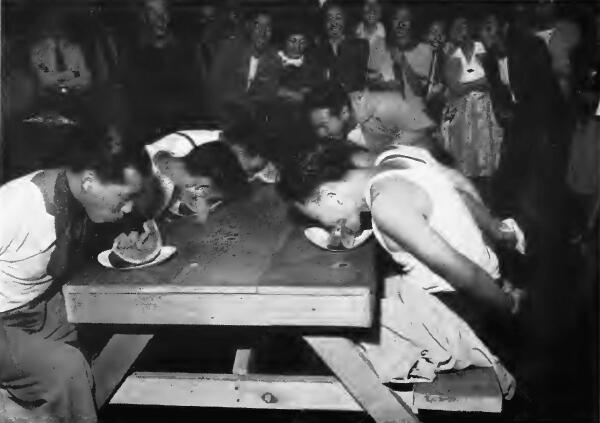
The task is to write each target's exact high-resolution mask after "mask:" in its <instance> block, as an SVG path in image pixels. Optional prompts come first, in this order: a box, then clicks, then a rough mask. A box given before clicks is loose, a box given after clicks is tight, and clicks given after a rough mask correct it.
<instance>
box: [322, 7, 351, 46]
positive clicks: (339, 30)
mask: <svg viewBox="0 0 600 423" xmlns="http://www.w3.org/2000/svg"><path fill="white" fill-rule="evenodd" d="M345 27H346V17H345V16H344V11H343V10H342V9H340V8H339V7H330V8H329V9H328V10H327V12H326V13H325V31H326V32H327V36H328V37H329V38H331V39H336V38H340V37H342V36H343V35H344V30H345Z"/></svg>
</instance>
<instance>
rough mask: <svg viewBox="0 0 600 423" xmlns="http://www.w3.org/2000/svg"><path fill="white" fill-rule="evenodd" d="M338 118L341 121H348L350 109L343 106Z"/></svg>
mask: <svg viewBox="0 0 600 423" xmlns="http://www.w3.org/2000/svg"><path fill="white" fill-rule="evenodd" d="M340 117H341V118H342V120H343V121H346V120H348V119H350V107H348V106H347V105H345V106H343V107H342V110H341V112H340Z"/></svg>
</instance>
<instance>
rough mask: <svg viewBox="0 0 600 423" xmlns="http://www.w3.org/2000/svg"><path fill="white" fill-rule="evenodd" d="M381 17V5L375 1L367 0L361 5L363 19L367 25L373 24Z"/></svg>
mask: <svg viewBox="0 0 600 423" xmlns="http://www.w3.org/2000/svg"><path fill="white" fill-rule="evenodd" d="M380 19H381V6H380V5H379V3H377V1H373V0H368V1H367V2H366V3H365V5H364V7H363V20H364V21H365V22H366V23H367V24H369V25H375V24H377V22H379V20H380Z"/></svg>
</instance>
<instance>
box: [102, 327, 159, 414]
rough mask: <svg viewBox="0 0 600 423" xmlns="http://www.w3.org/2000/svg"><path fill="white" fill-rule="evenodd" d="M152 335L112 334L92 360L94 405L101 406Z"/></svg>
mask: <svg viewBox="0 0 600 423" xmlns="http://www.w3.org/2000/svg"><path fill="white" fill-rule="evenodd" d="M153 337H154V335H128V334H115V335H113V336H112V337H111V338H110V340H109V341H108V343H107V344H106V346H105V347H104V348H103V349H102V351H100V354H98V356H97V357H96V358H95V359H94V360H93V361H92V365H91V367H92V374H93V375H94V382H95V385H96V394H95V397H96V406H97V407H98V408H100V407H102V406H103V405H104V403H105V402H106V401H107V400H108V398H109V397H110V396H111V395H112V393H113V392H115V390H116V389H117V387H118V385H119V383H121V381H122V380H123V379H124V378H125V375H126V374H127V371H128V370H129V369H130V368H131V366H132V365H133V363H134V362H135V360H136V359H137V358H138V356H139V355H140V353H141V352H142V351H143V350H144V348H146V345H148V342H150V340H151V339H152V338H153Z"/></svg>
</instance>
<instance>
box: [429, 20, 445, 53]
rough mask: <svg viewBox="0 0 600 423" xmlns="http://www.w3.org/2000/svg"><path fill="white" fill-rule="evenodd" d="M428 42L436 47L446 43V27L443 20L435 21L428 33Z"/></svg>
mask: <svg viewBox="0 0 600 423" xmlns="http://www.w3.org/2000/svg"><path fill="white" fill-rule="evenodd" d="M427 42H428V43H429V44H430V45H431V46H432V47H433V48H435V49H437V48H440V47H442V46H443V45H444V44H445V43H446V28H445V27H444V23H443V22H433V23H432V24H431V26H430V27H429V31H428V33H427Z"/></svg>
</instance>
